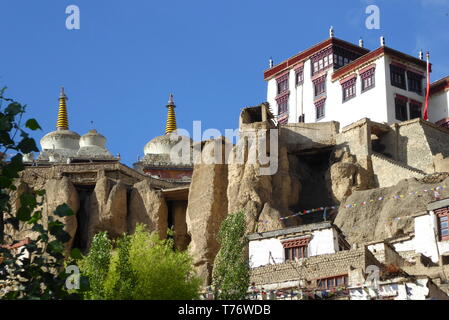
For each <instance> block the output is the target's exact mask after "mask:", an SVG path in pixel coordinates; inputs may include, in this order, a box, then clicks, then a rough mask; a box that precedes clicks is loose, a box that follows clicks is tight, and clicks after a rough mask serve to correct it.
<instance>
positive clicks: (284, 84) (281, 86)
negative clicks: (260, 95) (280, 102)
mask: <svg viewBox="0 0 449 320" xmlns="http://www.w3.org/2000/svg"><path fill="white" fill-rule="evenodd" d="M276 82H277V88H278V94H281V93H284V92H286V91H288V73H287V74H284V75H283V76H281V77H279V78H277V79H276Z"/></svg>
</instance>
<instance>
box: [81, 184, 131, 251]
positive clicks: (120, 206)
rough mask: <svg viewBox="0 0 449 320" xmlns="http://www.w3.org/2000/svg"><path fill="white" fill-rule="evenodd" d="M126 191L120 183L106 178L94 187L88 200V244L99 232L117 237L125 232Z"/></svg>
mask: <svg viewBox="0 0 449 320" xmlns="http://www.w3.org/2000/svg"><path fill="white" fill-rule="evenodd" d="M126 217H127V190H126V186H125V185H124V184H123V183H121V182H120V181H119V182H117V183H114V182H113V181H112V180H109V179H108V178H106V177H103V178H100V179H99V180H98V181H97V184H96V185H95V189H94V191H93V194H92V197H91V200H90V217H89V227H88V239H89V240H88V243H89V244H90V243H91V241H92V238H93V236H94V235H95V234H96V233H98V232H100V231H107V232H108V233H109V235H110V236H111V237H118V236H120V235H122V234H123V233H124V232H126V231H127V222H126Z"/></svg>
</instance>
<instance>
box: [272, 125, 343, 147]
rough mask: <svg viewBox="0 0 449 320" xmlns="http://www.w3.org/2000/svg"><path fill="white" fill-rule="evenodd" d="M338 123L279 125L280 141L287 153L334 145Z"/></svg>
mask: <svg viewBox="0 0 449 320" xmlns="http://www.w3.org/2000/svg"><path fill="white" fill-rule="evenodd" d="M339 127H340V125H339V123H338V122H335V121H332V122H319V123H289V124H285V125H281V127H280V139H281V140H282V144H283V145H285V146H286V147H287V148H288V152H289V153H296V152H300V151H303V150H310V149H317V148H318V149H319V148H323V147H329V146H333V145H335V138H336V136H337V134H338V131H339Z"/></svg>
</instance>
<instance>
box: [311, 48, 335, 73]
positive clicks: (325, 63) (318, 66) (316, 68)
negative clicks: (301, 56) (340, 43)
mask: <svg viewBox="0 0 449 320" xmlns="http://www.w3.org/2000/svg"><path fill="white" fill-rule="evenodd" d="M310 60H311V63H312V76H313V75H314V74H317V73H318V72H320V71H322V70H324V69H327V68H329V67H330V66H332V63H333V54H332V48H327V49H324V50H322V51H320V52H319V53H317V54H315V55H314V56H312V57H311V58H310Z"/></svg>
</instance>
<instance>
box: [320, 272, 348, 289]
mask: <svg viewBox="0 0 449 320" xmlns="http://www.w3.org/2000/svg"><path fill="white" fill-rule="evenodd" d="M347 285H348V275H342V276H337V277H330V278H323V279H317V287H318V288H319V289H332V288H336V287H341V286H347Z"/></svg>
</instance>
